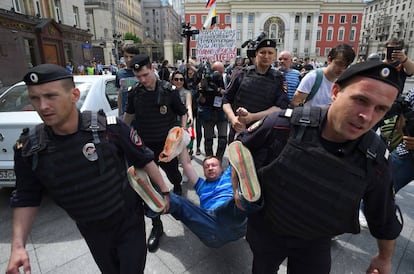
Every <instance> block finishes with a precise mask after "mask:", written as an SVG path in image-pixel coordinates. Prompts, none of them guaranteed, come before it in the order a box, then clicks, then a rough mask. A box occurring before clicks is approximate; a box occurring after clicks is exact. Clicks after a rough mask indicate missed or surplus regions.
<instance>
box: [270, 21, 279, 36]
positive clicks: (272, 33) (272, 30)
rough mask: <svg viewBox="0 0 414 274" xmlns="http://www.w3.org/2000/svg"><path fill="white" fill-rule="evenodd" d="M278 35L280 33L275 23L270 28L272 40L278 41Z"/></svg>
mask: <svg viewBox="0 0 414 274" xmlns="http://www.w3.org/2000/svg"><path fill="white" fill-rule="evenodd" d="M277 33H278V27H277V24H275V23H272V24H270V27H269V38H270V39H276V38H278V35H277Z"/></svg>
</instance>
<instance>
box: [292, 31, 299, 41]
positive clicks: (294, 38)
mask: <svg viewBox="0 0 414 274" xmlns="http://www.w3.org/2000/svg"><path fill="white" fill-rule="evenodd" d="M293 40H299V30H297V29H295V31H294V34H293Z"/></svg>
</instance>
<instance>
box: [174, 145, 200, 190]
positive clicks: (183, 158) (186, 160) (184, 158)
mask: <svg viewBox="0 0 414 274" xmlns="http://www.w3.org/2000/svg"><path fill="white" fill-rule="evenodd" d="M178 160H179V161H180V163H181V165H182V166H183V172H184V174H185V176H187V178H188V182H189V183H190V184H191V186H192V187H194V186H195V184H196V183H197V181H198V178H199V176H198V174H197V172H196V170H195V168H194V167H193V164H192V163H191V158H190V155H189V154H188V151H187V149H186V148H184V149H183V151H182V152H181V153H180V155H179V156H178Z"/></svg>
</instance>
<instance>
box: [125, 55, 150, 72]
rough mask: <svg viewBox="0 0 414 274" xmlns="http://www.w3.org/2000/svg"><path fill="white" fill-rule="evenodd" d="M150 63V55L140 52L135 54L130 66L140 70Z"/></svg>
mask: <svg viewBox="0 0 414 274" xmlns="http://www.w3.org/2000/svg"><path fill="white" fill-rule="evenodd" d="M149 63H150V58H149V56H148V55H146V54H138V55H135V56H134V57H133V58H132V59H131V62H130V63H129V64H130V65H129V67H130V68H131V69H133V70H139V69H141V68H142V67H144V66H146V65H148V64H149Z"/></svg>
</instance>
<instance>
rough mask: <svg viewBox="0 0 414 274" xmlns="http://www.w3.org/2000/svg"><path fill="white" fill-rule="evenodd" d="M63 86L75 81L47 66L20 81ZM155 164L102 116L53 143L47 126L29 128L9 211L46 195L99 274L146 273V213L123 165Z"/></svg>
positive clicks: (132, 136)
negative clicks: (69, 223)
mask: <svg viewBox="0 0 414 274" xmlns="http://www.w3.org/2000/svg"><path fill="white" fill-rule="evenodd" d="M67 78H68V79H69V78H72V76H71V75H68V73H67V72H66V71H64V70H61V69H60V67H59V66H57V65H50V64H47V65H39V66H37V67H34V68H33V69H31V70H29V72H28V73H27V74H26V75H25V77H24V81H25V82H26V84H27V85H37V84H44V83H47V82H51V81H56V80H61V79H67ZM153 158H154V154H153V152H152V151H151V150H150V149H149V148H147V147H146V146H145V145H143V143H142V141H141V139H140V137H139V135H138V134H137V133H136V131H135V130H132V129H131V128H130V127H128V126H127V125H126V124H124V123H123V122H122V121H120V120H118V119H117V118H115V117H107V118H106V117H105V114H104V113H103V112H102V111H100V112H90V111H85V112H83V113H80V114H79V123H78V131H77V132H76V133H74V134H70V135H56V134H54V133H53V131H52V130H51V128H49V127H48V126H46V125H45V124H40V125H38V126H36V127H35V128H32V129H30V130H29V129H27V128H26V129H24V130H23V133H22V135H21V136H20V139H19V140H18V142H17V144H16V146H15V172H16V191H14V192H13V194H12V197H11V206H12V207H13V208H16V207H27V206H30V207H38V206H39V205H40V202H41V198H42V193H43V191H44V190H47V191H48V193H49V195H50V196H51V197H52V199H53V200H54V201H55V202H56V203H57V204H58V205H59V206H60V207H62V208H63V209H64V210H65V211H66V212H67V213H68V215H69V216H70V217H71V218H72V219H73V220H74V221H75V222H76V224H77V227H78V228H79V230H80V232H81V234H82V236H83V237H84V238H85V240H86V243H87V244H88V246H89V248H90V250H91V253H92V255H93V257H94V259H95V261H96V263H97V265H98V267H99V268H100V270H101V271H102V272H103V273H120V269H121V266H120V265H122V272H123V273H143V271H144V267H145V260H146V244H145V224H144V218H143V216H144V215H143V205H142V201H141V200H139V198H138V197H139V196H138V195H136V193H135V192H134V191H133V190H132V188H130V187H129V186H127V185H128V181H127V180H128V179H127V177H126V166H125V160H128V162H129V163H130V164H133V165H134V166H136V167H138V168H139V167H141V168H142V167H144V166H145V165H146V164H147V163H149V162H151V161H152V160H153ZM131 216H135V217H134V218H131ZM125 243H128V244H127V245H125ZM115 250H116V251H117V252H115Z"/></svg>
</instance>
